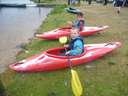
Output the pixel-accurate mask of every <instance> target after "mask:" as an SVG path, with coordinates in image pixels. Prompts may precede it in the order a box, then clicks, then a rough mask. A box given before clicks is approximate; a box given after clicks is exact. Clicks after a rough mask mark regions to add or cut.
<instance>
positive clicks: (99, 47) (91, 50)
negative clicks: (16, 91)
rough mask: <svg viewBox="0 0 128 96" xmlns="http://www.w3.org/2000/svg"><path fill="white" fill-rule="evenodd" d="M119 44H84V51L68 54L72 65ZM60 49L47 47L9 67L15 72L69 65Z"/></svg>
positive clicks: (99, 54) (104, 52)
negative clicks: (76, 54)
mask: <svg viewBox="0 0 128 96" xmlns="http://www.w3.org/2000/svg"><path fill="white" fill-rule="evenodd" d="M120 45H121V43H120V42H111V43H101V44H86V45H85V52H84V53H82V54H81V55H79V56H70V60H71V62H72V66H76V65H80V64H85V63H86V62H90V61H92V60H95V59H98V58H99V57H101V56H104V55H105V54H107V53H109V52H111V51H113V50H114V49H116V48H118V47H119V46H120ZM61 50H64V48H53V49H49V50H47V51H44V52H42V53H41V54H39V55H35V56H32V57H30V58H27V59H24V60H22V61H19V62H17V63H14V64H11V65H10V66H9V67H10V68H11V69H12V70H15V71H17V72H38V71H52V70H57V69H63V68H66V67H69V63H68V60H67V56H60V54H61Z"/></svg>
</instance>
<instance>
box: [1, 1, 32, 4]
mask: <svg viewBox="0 0 128 96" xmlns="http://www.w3.org/2000/svg"><path fill="white" fill-rule="evenodd" d="M0 3H9V4H17V3H18V4H30V3H33V2H32V1H30V0H0Z"/></svg>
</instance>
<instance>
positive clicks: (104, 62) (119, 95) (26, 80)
mask: <svg viewBox="0 0 128 96" xmlns="http://www.w3.org/2000/svg"><path fill="white" fill-rule="evenodd" d="M64 7H66V6H56V8H55V9H54V10H53V11H52V12H51V14H49V15H48V17H47V19H46V20H45V21H44V22H43V24H42V25H41V26H40V28H39V30H38V32H39V33H41V32H45V31H48V30H52V29H54V28H56V27H61V26H64V25H66V21H68V20H73V19H74V18H75V17H74V16H73V15H72V14H68V13H66V12H64ZM78 8H79V9H81V10H82V11H83V13H84V14H85V16H84V17H85V21H86V22H85V23H86V25H87V26H96V25H109V26H110V28H109V29H106V30H105V31H104V32H101V34H95V35H93V36H89V37H84V41H85V44H87V43H103V42H109V41H120V42H121V43H122V46H121V48H118V49H117V50H114V51H113V52H112V53H110V54H108V55H106V56H104V57H102V58H101V59H98V60H95V61H93V62H89V63H86V64H83V65H80V66H77V67H74V69H75V70H76V71H77V72H78V74H79V78H80V80H81V83H82V86H83V89H84V92H83V95H82V96H128V71H127V68H128V60H127V59H128V37H127V36H128V29H127V25H128V12H127V11H128V8H123V9H122V10H121V14H117V13H116V11H115V10H114V8H113V7H112V5H108V6H102V5H99V4H92V5H91V6H88V5H81V6H80V7H78ZM58 9H59V10H58ZM53 47H62V45H60V44H59V42H58V41H57V40H55V41H46V40H38V39H36V38H33V40H32V41H31V42H30V43H29V44H26V45H24V46H23V51H22V52H20V53H19V54H18V56H17V60H21V59H24V58H26V57H29V56H31V55H32V54H37V53H40V52H41V51H44V50H47V49H49V48H53ZM26 50H27V51H29V53H25V52H26ZM1 79H2V82H3V84H4V87H5V89H6V94H7V96H73V93H72V90H71V86H70V79H71V74H70V69H68V68H67V69H63V70H58V71H53V72H40V73H17V72H14V71H12V70H10V69H8V70H7V71H6V72H5V73H3V74H2V75H1Z"/></svg>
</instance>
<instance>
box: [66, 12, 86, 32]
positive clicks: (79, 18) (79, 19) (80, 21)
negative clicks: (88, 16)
mask: <svg viewBox="0 0 128 96" xmlns="http://www.w3.org/2000/svg"><path fill="white" fill-rule="evenodd" d="M68 24H69V25H70V27H75V28H78V29H79V31H82V30H83V28H84V18H83V13H82V12H79V13H77V20H75V21H74V22H70V21H69V22H68Z"/></svg>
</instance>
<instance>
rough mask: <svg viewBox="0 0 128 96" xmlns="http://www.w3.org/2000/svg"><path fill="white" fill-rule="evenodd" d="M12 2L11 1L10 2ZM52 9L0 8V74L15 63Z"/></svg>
mask: <svg viewBox="0 0 128 96" xmlns="http://www.w3.org/2000/svg"><path fill="white" fill-rule="evenodd" d="M9 1H11V0H9ZM51 10H52V8H39V7H27V8H0V46H1V47H0V57H1V58H0V72H3V71H4V70H5V69H6V68H7V67H8V65H9V64H10V63H13V62H15V55H16V53H17V51H19V50H20V49H18V48H17V46H19V45H20V44H22V43H26V42H28V39H29V38H32V37H33V34H34V33H35V32H36V30H37V28H38V27H39V26H40V24H41V23H42V21H43V20H44V19H45V18H46V17H47V14H48V13H49V12H50V11H51Z"/></svg>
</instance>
